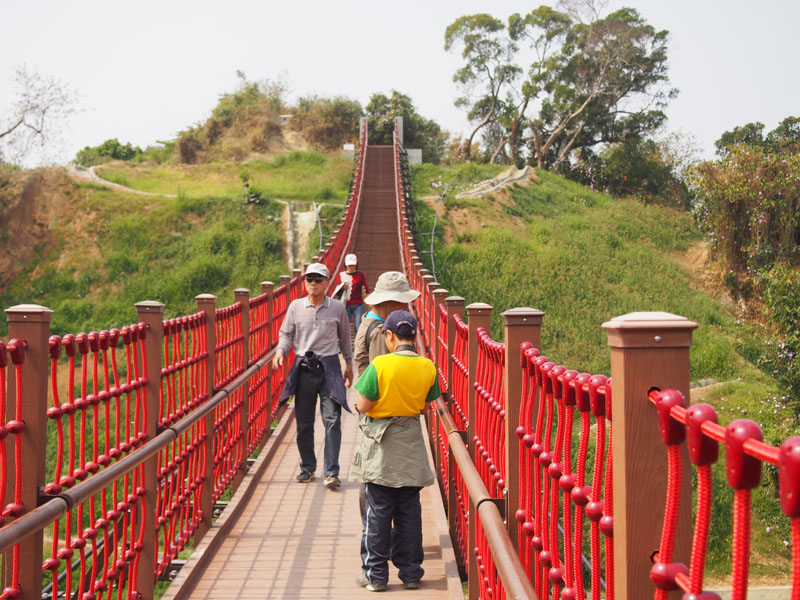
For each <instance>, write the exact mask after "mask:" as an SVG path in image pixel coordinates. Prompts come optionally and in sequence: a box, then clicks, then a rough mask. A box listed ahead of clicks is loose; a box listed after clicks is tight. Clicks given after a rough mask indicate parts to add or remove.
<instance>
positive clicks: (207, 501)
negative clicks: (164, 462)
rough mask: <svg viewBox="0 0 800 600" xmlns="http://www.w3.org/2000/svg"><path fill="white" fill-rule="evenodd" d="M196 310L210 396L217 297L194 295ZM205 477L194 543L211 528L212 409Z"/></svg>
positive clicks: (212, 383)
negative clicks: (202, 321) (202, 322)
mask: <svg viewBox="0 0 800 600" xmlns="http://www.w3.org/2000/svg"><path fill="white" fill-rule="evenodd" d="M195 300H196V301H197V310H198V311H199V312H202V313H205V315H206V349H207V352H208V356H207V357H206V386H207V388H206V389H208V392H209V395H210V396H213V395H214V365H215V364H216V357H215V356H214V353H215V352H216V347H217V323H216V320H217V297H216V296H214V295H213V294H200V295H198V296H195ZM204 421H205V430H206V439H205V442H204V443H205V477H204V479H203V491H202V495H201V497H200V508H201V509H202V511H203V520H202V521H201V522H200V525H198V527H197V531H196V532H195V534H194V543H195V545H197V543H198V542H199V541H200V540H201V539H203V536H204V535H205V534H206V532H207V531H208V530H209V529H210V528H211V525H212V520H213V512H214V501H213V499H212V494H213V492H214V411H213V410H212V411H211V412H210V413H208V414H207V415H206V416H205V419H204Z"/></svg>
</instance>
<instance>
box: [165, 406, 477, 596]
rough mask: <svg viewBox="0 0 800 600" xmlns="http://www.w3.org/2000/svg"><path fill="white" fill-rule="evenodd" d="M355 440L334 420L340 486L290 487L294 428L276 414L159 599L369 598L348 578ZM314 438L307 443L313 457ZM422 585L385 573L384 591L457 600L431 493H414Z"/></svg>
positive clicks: (357, 527) (354, 520) (353, 570)
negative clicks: (255, 454) (418, 503)
mask: <svg viewBox="0 0 800 600" xmlns="http://www.w3.org/2000/svg"><path fill="white" fill-rule="evenodd" d="M359 435H360V432H359V430H358V419H357V416H356V415H350V414H344V415H343V416H342V450H341V454H340V464H341V465H342V475H343V477H342V487H341V488H340V489H339V490H337V491H331V490H327V489H326V488H325V486H324V485H323V480H322V478H321V477H318V478H317V479H315V480H314V481H312V482H311V483H309V484H300V483H297V482H296V481H295V475H297V472H298V454H297V448H296V446H295V443H294V436H295V420H294V414H293V412H292V411H291V410H288V411H286V413H285V414H284V416H283V418H282V420H281V422H280V423H279V425H278V429H277V430H276V431H275V432H274V433H273V436H272V438H270V440H269V442H268V443H267V446H266V447H265V448H264V450H263V451H262V453H261V455H260V457H259V459H258V460H257V461H256V463H255V464H254V465H253V466H252V467H251V469H250V472H249V473H248V475H247V477H246V478H245V481H244V482H243V483H242V485H241V487H240V488H239V491H238V492H237V493H236V495H235V496H234V498H233V500H232V501H231V504H230V506H229V507H228V508H227V509H226V511H225V512H223V513H222V515H221V516H220V518H219V519H217V521H216V522H215V524H214V526H213V527H212V529H211V530H210V531H209V533H208V535H207V536H206V537H205V538H204V539H203V541H202V542H201V543H200V545H199V546H198V548H197V549H196V550H195V552H194V554H193V555H192V556H191V557H190V559H189V560H188V561H187V563H186V565H185V566H184V567H183V569H181V571H180V572H179V574H178V576H177V578H176V579H175V581H173V583H172V584H171V585H170V587H169V588H168V590H167V592H166V593H165V595H164V596H162V598H163V600H177V599H180V598H198V599H199V598H206V599H209V600H210V599H220V600H230V599H233V598H262V599H263V598H282V599H286V600H288V599H295V598H298V599H299V598H314V599H330V600H335V599H339V598H352V597H361V596H369V595H370V594H371V592H368V591H366V590H364V589H363V588H359V587H358V586H357V585H356V584H355V577H356V574H357V573H358V571H359V569H360V567H361V558H360V546H359V543H360V538H361V517H360V514H359V508H358V491H359V484H357V483H352V482H349V481H347V478H346V474H347V472H348V469H349V464H350V460H351V458H352V454H353V452H354V450H355V448H356V445H357V444H358V439H359ZM323 440H324V430H323V428H322V423H321V421H320V420H318V422H317V428H316V434H315V441H316V446H317V454H318V456H321V455H322V444H323ZM421 499H422V521H423V534H424V539H423V544H424V549H425V561H424V563H423V568H424V569H425V577H424V578H423V584H422V587H421V588H420V589H419V590H415V591H407V590H404V589H403V587H402V583H401V582H400V580H399V579H398V578H397V570H396V569H395V568H394V567H393V566H391V565H390V577H389V589H388V591H389V592H400V593H403V594H409V595H412V594H413V597H414V598H415V599H416V600H437V599H448V600H462V599H463V597H464V596H463V592H462V589H461V584H460V581H459V577H458V572H457V566H456V563H455V555H454V553H453V548H452V546H451V544H450V537H449V534H448V532H447V520H446V518H445V516H444V511H443V508H442V503H441V500H440V499H439V497H438V490H437V488H436V487H434V486H432V487H428V488H425V489H424V490H423V492H422V494H421Z"/></svg>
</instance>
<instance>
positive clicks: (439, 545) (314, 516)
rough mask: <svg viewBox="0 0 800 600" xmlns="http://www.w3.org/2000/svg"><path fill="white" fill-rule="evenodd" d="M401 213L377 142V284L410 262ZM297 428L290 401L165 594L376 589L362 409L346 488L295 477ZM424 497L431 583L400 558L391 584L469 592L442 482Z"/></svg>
mask: <svg viewBox="0 0 800 600" xmlns="http://www.w3.org/2000/svg"><path fill="white" fill-rule="evenodd" d="M396 215H397V205H396V200H395V196H394V165H393V158H392V147H391V146H370V147H369V148H368V150H367V157H366V169H365V172H364V195H363V201H362V206H361V214H360V216H359V223H358V231H357V232H356V237H355V241H354V242H355V243H354V251H355V252H356V254H358V256H359V268H360V269H361V270H362V271H364V273H365V275H366V276H367V280H368V282H369V285H370V289H371V288H372V287H373V286H374V284H375V281H376V279H377V278H378V275H379V274H380V273H382V272H383V271H388V270H400V269H401V260H400V246H399V239H398V237H397V225H396V223H397V216H396ZM350 404H351V405H352V404H353V400H352V399H351V400H350ZM295 431H296V429H295V420H294V415H293V412H292V410H291V409H289V410H287V411H286V412H285V413H284V415H283V418H282V419H281V421H280V423H279V425H278V428H277V429H276V430H275V432H274V433H273V435H272V437H271V438H270V440H269V441H268V442H267V445H266V446H265V448H264V449H263V450H262V452H261V454H260V455H259V459H258V460H257V461H256V463H255V464H254V465H252V467H251V468H250V471H249V472H248V475H247V476H246V477H245V480H244V481H243V482H242V484H241V486H240V488H239V490H238V491H237V493H236V495H235V496H234V498H233V500H232V501H231V503H230V505H229V507H228V508H227V509H226V510H225V512H223V513H222V515H221V516H220V518H219V519H217V521H216V522H215V523H214V526H213V527H212V529H211V530H210V531H209V533H208V534H207V535H206V537H205V538H204V539H203V541H202V542H201V543H200V545H199V546H198V548H197V549H196V550H195V552H194V553H193V554H192V556H191V558H190V559H189V560H188V561H187V563H186V565H185V566H184V567H183V568H182V569H181V571H180V572H179V574H178V576H177V578H176V579H175V581H174V582H173V583H172V584H171V585H170V587H169V588H168V590H167V592H166V593H165V595H164V596H162V598H163V599H164V600H178V599H182V598H198V599H199V598H207V599H217V598H219V599H220V600H223V599H224V600H230V599H233V598H261V599H263V598H283V599H287V600H288V599H300V598H313V599H315V600H318V599H331V600H335V599H339V598H342V599H343V598H348V599H350V598H353V597H362V596H369V595H370V594H371V592H368V591H366V590H364V589H363V588H360V587H358V586H357V585H356V583H355V577H356V575H357V573H358V572H359V570H360V568H361V554H360V539H361V516H360V512H359V507H358V495H359V484H357V483H351V482H349V481H347V473H348V471H349V466H350V461H351V459H352V455H353V452H354V451H355V448H356V446H357V444H358V440H359V436H360V431H359V429H358V418H357V415H355V414H348V413H343V414H342V449H341V453H340V456H339V462H340V465H341V476H342V487H341V488H340V489H339V490H336V491H331V490H327V489H326V488H325V486H324V485H323V480H322V478H321V477H318V478H317V479H315V480H314V481H312V482H311V483H309V484H300V483H297V482H296V481H295V476H296V475H297V473H298V469H299V467H298V462H299V457H298V452H297V447H296V445H295ZM315 442H316V447H317V456H318V457H321V456H322V445H323V442H324V430H323V427H322V422H321V420H320V419H317V426H316V431H315ZM429 459H430V457H429ZM320 460H321V458H320ZM318 475H319V472H318ZM421 500H422V523H423V545H424V550H425V561H424V563H423V568H424V569H425V576H424V578H423V580H422V587H421V588H420V589H419V590H414V591H409V590H404V589H403V587H402V583H401V582H400V580H399V579H398V578H397V570H396V569H395V568H394V567H393V566H392V565H390V577H389V589H388V592H389V593H393V594H397V593H402V594H403V595H404V597H405V596H406V595H407V596H408V597H413V598H415V600H437V599H448V600H463V598H464V594H463V591H462V587H461V582H460V580H459V577H458V570H457V565H456V562H455V554H454V552H453V548H452V545H451V543H450V536H449V533H448V530H447V519H446V517H445V515H444V509H443V507H442V502H441V499H440V495H439V491H438V488H437V487H436V486H432V487H428V488H425V489H423V491H422V493H421Z"/></svg>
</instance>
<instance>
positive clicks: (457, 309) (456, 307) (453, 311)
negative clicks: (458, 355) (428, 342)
mask: <svg viewBox="0 0 800 600" xmlns="http://www.w3.org/2000/svg"><path fill="white" fill-rule="evenodd" d="M445 303H446V304H447V338H446V339H447V356H446V357H445V360H446V361H447V364H446V365H445V367H444V368H445V373H447V407H448V408H449V409H451V410H450V414H451V415H452V414H453V411H452V406H451V398H450V390H451V388H452V387H453V345H454V344H455V342H456V326H455V323H454V322H453V317H454V316H455V315H458V316H459V317H461V318H462V319H463V318H464V298H462V297H461V296H450V297H448V298H446V299H445Z"/></svg>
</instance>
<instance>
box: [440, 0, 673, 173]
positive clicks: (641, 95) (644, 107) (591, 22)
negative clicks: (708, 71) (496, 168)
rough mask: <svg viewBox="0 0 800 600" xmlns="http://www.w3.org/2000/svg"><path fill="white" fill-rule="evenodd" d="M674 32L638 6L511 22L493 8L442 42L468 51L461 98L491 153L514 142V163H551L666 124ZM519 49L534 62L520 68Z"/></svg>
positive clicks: (460, 22) (541, 11)
mask: <svg viewBox="0 0 800 600" xmlns="http://www.w3.org/2000/svg"><path fill="white" fill-rule="evenodd" d="M587 6H588V5H587ZM573 8H577V5H574V6H573ZM667 37H668V34H667V32H666V31H658V30H656V29H655V28H653V27H652V26H651V25H649V24H648V23H647V22H646V21H645V20H644V19H643V18H642V17H641V15H640V14H639V13H638V12H637V11H636V10H634V9H632V8H622V9H620V10H617V11H615V12H613V13H611V14H609V15H606V16H603V17H601V16H598V15H597V14H596V13H592V14H584V15H576V14H573V13H572V12H569V13H568V12H562V11H559V10H556V9H553V8H551V7H549V6H540V7H539V8H537V9H535V10H533V11H531V12H530V13H528V14H527V15H520V14H513V15H511V17H510V18H509V20H508V26H507V28H503V27H502V24H501V22H500V21H499V20H497V19H495V18H493V17H491V16H490V15H487V14H477V15H469V16H464V17H460V18H458V19H456V20H455V21H454V22H453V23H451V24H450V26H448V28H447V30H446V32H445V48H446V49H450V48H452V47H454V45H455V44H458V45H459V46H460V47H461V48H462V49H463V50H462V57H463V58H464V60H465V64H464V65H463V66H462V67H461V68H460V69H459V70H458V71H456V73H455V75H454V80H455V81H456V82H457V83H458V84H459V86H460V87H461V88H462V91H463V92H464V93H463V94H462V96H461V97H460V98H459V99H458V100H457V101H456V104H457V105H458V106H461V107H464V108H465V109H466V111H467V117H468V118H469V119H471V120H472V121H473V123H476V129H475V131H477V130H478V129H480V128H482V127H487V135H486V136H485V139H487V140H489V141H490V142H491V144H492V146H493V148H488V149H487V151H491V153H492V154H491V155H492V157H494V158H495V159H497V157H498V156H501V155H502V154H503V152H504V148H505V147H507V148H508V150H509V153H510V158H509V160H510V162H511V163H513V164H516V165H521V164H522V163H523V162H528V163H530V164H535V165H537V166H539V167H540V168H549V167H550V166H551V165H552V164H553V163H555V162H557V161H559V160H565V159H567V158H568V157H569V155H570V153H571V152H573V151H575V150H582V149H591V148H593V147H595V146H596V145H598V144H600V143H605V144H610V143H615V142H626V141H628V140H631V139H635V138H638V137H644V136H645V134H646V133H648V132H652V131H654V130H655V129H656V128H658V127H659V126H660V125H661V124H662V123H663V122H664V120H665V119H666V115H665V114H664V112H663V109H664V107H665V106H666V103H667V101H668V100H669V99H670V98H672V97H674V96H675V94H676V93H677V91H676V90H670V89H668V88H667V87H666V86H667V83H668V77H667ZM522 52H525V53H528V54H530V55H531V56H533V57H534V60H533V62H531V63H530V64H529V65H526V66H524V67H523V68H522V69H521V68H520V63H521V62H522V61H523V60H524V59H523V58H520V53H522ZM523 72H524V75H523V76H522V77H520V75H521V74H522V73H523ZM475 131H473V134H472V135H471V136H470V137H469V138H468V139H467V141H466V143H465V153H468V152H470V148H471V141H472V136H473V135H474V134H475Z"/></svg>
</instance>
